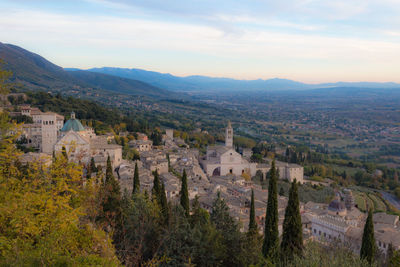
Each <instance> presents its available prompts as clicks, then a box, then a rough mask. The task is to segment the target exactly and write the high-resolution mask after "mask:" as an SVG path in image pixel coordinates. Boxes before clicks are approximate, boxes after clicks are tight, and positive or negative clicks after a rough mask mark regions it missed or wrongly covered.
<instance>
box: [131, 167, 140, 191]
mask: <svg viewBox="0 0 400 267" xmlns="http://www.w3.org/2000/svg"><path fill="white" fill-rule="evenodd" d="M138 192H140V180H139V168H138V165H137V162H136V163H135V173H134V175H133V190H132V196H133V195H134V194H136V193H138Z"/></svg>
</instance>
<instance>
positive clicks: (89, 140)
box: [55, 112, 122, 168]
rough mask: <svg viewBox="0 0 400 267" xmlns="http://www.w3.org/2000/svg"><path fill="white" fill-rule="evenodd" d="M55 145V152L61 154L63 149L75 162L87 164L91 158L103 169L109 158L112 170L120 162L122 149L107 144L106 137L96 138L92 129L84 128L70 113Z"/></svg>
mask: <svg viewBox="0 0 400 267" xmlns="http://www.w3.org/2000/svg"><path fill="white" fill-rule="evenodd" d="M60 132H61V135H60V138H59V140H58V141H57V143H56V145H55V151H56V152H61V151H62V150H63V147H64V148H65V150H66V152H67V153H68V157H69V159H71V160H73V161H75V162H81V163H84V164H88V163H89V161H90V160H91V158H92V157H93V158H94V160H95V163H96V165H100V166H103V167H105V166H106V163H107V157H108V156H110V159H111V163H112V165H113V167H114V168H116V167H118V166H119V165H120V164H121V162H122V147H121V146H120V145H116V144H108V142H107V136H96V134H95V133H94V131H93V129H92V128H85V127H83V125H82V124H81V122H80V121H79V120H78V119H76V118H75V113H73V112H72V114H71V119H69V120H68V121H67V122H66V123H65V125H64V127H63V128H62V129H61V130H60Z"/></svg>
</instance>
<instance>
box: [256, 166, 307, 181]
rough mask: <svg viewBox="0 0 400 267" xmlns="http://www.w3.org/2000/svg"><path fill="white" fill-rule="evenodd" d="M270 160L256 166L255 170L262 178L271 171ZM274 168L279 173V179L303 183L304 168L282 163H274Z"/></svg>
mask: <svg viewBox="0 0 400 267" xmlns="http://www.w3.org/2000/svg"><path fill="white" fill-rule="evenodd" d="M271 163H272V160H269V162H268V163H263V164H257V167H256V170H257V171H260V172H261V173H262V174H263V175H264V177H266V175H267V173H268V172H269V170H270V169H271ZM275 167H276V168H277V170H278V173H279V179H282V180H288V181H289V182H292V181H293V180H294V179H296V181H297V182H299V183H301V184H302V183H304V168H303V166H300V165H297V164H291V163H287V162H282V161H275Z"/></svg>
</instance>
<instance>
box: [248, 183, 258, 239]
mask: <svg viewBox="0 0 400 267" xmlns="http://www.w3.org/2000/svg"><path fill="white" fill-rule="evenodd" d="M249 216H250V217H249V234H252V233H254V232H255V233H257V232H258V229H257V222H256V212H255V209H254V191H253V190H251V202H250V215H249Z"/></svg>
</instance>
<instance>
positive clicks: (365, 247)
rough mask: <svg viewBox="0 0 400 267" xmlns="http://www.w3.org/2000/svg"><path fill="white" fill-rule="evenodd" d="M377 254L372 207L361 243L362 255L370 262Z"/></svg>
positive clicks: (362, 257)
mask: <svg viewBox="0 0 400 267" xmlns="http://www.w3.org/2000/svg"><path fill="white" fill-rule="evenodd" d="M375 254H376V244H375V235H374V222H373V220H372V209H369V211H368V217H367V221H366V222H365V225H364V233H363V238H362V243H361V250H360V257H361V259H366V260H367V261H368V262H369V263H372V262H373V261H374V258H375Z"/></svg>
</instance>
